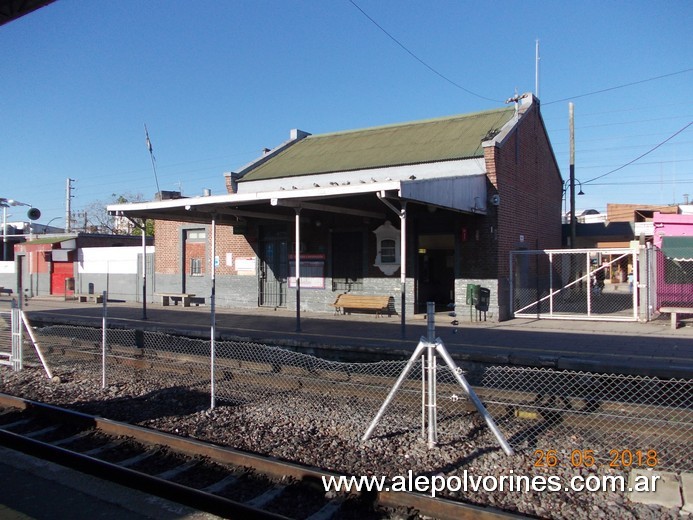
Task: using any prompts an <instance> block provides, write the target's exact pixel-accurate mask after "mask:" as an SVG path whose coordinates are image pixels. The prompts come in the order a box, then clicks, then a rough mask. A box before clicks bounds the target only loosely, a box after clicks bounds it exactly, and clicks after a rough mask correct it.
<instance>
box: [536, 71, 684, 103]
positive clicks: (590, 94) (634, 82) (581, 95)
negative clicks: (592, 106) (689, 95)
mask: <svg viewBox="0 0 693 520" xmlns="http://www.w3.org/2000/svg"><path fill="white" fill-rule="evenodd" d="M691 71H693V68H691V69H684V70H679V71H677V72H670V73H669V74H662V75H661V76H655V77H653V78H647V79H641V80H639V81H632V82H630V83H624V84H623V85H617V86H615V87H608V88H603V89H601V90H595V91H593V92H587V93H585V94H579V95H577V96H571V97H567V98H563V99H557V100H555V101H549V102H547V103H542V106H546V105H552V104H554V103H560V102H562V101H570V100H573V99H578V98H581V97H587V96H593V95H595V94H603V93H604V92H610V91H612V90H617V89H619V88H625V87H632V86H633V85H639V84H641V83H647V82H648V81H655V80H658V79H662V78H668V77H670V76H676V75H678V74H685V73H686V72H691Z"/></svg>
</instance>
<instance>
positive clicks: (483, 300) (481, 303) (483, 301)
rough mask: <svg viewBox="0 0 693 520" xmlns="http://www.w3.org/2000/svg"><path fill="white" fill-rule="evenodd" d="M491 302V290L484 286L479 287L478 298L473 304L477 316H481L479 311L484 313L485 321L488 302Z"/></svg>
mask: <svg viewBox="0 0 693 520" xmlns="http://www.w3.org/2000/svg"><path fill="white" fill-rule="evenodd" d="M490 303H491V291H490V290H489V289H487V288H486V287H480V288H479V298H478V301H477V303H476V305H475V306H474V307H475V308H476V310H477V312H478V313H479V318H481V313H482V312H483V313H484V321H486V313H487V312H488V307H489V304H490Z"/></svg>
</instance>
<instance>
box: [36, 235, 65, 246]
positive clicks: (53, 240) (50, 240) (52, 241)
mask: <svg viewBox="0 0 693 520" xmlns="http://www.w3.org/2000/svg"><path fill="white" fill-rule="evenodd" d="M75 238H77V237H75V236H69V237H47V238H36V239H34V240H29V241H27V242H26V245H28V246H35V245H39V244H57V243H59V242H65V241H67V240H73V239H75Z"/></svg>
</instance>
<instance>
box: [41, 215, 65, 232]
mask: <svg viewBox="0 0 693 520" xmlns="http://www.w3.org/2000/svg"><path fill="white" fill-rule="evenodd" d="M59 218H62V217H53V218H52V219H50V220H49V221H48V224H46V225H45V226H43V234H44V235H45V234H46V233H48V228H49V227H50V226H51V222H53V221H54V220H58V219H59Z"/></svg>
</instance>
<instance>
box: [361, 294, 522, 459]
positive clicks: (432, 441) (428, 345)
mask: <svg viewBox="0 0 693 520" xmlns="http://www.w3.org/2000/svg"><path fill="white" fill-rule="evenodd" d="M427 306H428V339H426V338H423V337H422V338H421V339H420V340H419V344H418V345H417V347H416V349H415V350H414V353H413V354H412V356H411V358H409V361H407V364H406V366H405V367H404V370H403V371H402V373H401V374H400V375H399V378H398V379H397V381H396V382H395V384H394V386H393V387H392V389H391V390H390V393H389V394H388V395H387V397H386V398H385V401H384V402H383V404H382V406H381V407H380V410H378V413H377V414H376V416H375V417H374V418H373V421H372V422H371V424H370V426H369V427H368V429H367V430H366V433H365V434H364V435H363V438H362V439H361V440H362V441H367V440H368V439H369V438H370V437H371V434H372V433H373V430H374V429H375V427H376V426H377V425H378V422H380V419H381V418H382V417H383V415H384V414H385V412H386V411H387V408H388V407H389V406H390V403H391V402H392V400H393V399H394V397H395V394H396V393H397V391H398V390H399V388H400V387H401V386H402V383H404V381H405V379H406V378H407V376H408V375H409V372H411V370H412V368H413V367H414V365H415V364H416V362H417V361H418V359H419V357H420V356H421V357H423V353H424V350H425V351H426V358H427V363H426V366H424V364H423V363H422V365H421V370H422V378H423V377H424V373H425V378H426V379H427V385H424V388H422V397H421V399H422V403H424V406H427V408H428V447H429V448H432V447H434V446H435V445H436V444H437V442H438V431H437V415H436V354H438V355H439V356H440V357H441V358H443V360H444V361H445V363H446V364H447V365H448V367H449V368H450V371H451V372H452V374H453V375H454V377H455V379H457V382H458V383H459V384H460V386H462V389H463V390H464V392H465V393H466V394H467V396H468V397H469V399H470V401H471V402H472V403H473V404H474V406H475V407H476V409H477V410H478V412H479V413H480V414H481V416H482V417H483V418H484V420H485V421H486V424H487V425H488V427H489V429H490V430H491V431H492V432H493V435H495V437H496V439H497V440H498V443H499V444H500V446H501V448H503V451H504V452H505V454H506V455H513V453H514V452H513V449H512V448H511V447H510V445H509V444H508V441H506V439H505V437H504V436H503V434H502V433H501V431H500V430H499V429H498V426H496V423H495V421H494V420H493V417H491V414H489V413H488V410H486V408H485V407H484V405H483V404H482V402H481V400H480V399H479V397H478V396H477V395H476V393H475V392H474V390H473V389H472V387H471V386H470V385H469V383H468V382H467V380H466V379H465V377H464V375H462V370H461V369H460V368H459V367H458V366H457V365H456V364H455V362H454V361H453V359H452V358H451V357H450V354H448V351H447V350H446V348H445V345H444V344H443V341H442V340H441V339H440V338H436V339H435V340H434V339H433V337H434V336H435V303H433V302H428V304H427ZM426 403H427V404H426ZM422 422H423V420H422Z"/></svg>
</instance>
